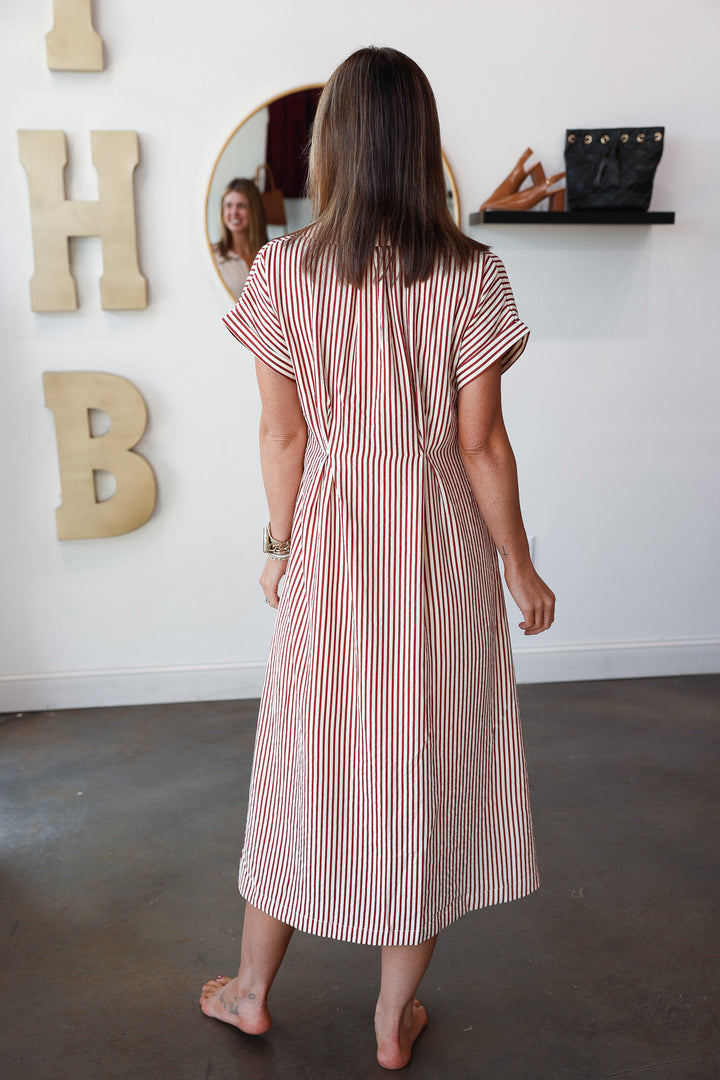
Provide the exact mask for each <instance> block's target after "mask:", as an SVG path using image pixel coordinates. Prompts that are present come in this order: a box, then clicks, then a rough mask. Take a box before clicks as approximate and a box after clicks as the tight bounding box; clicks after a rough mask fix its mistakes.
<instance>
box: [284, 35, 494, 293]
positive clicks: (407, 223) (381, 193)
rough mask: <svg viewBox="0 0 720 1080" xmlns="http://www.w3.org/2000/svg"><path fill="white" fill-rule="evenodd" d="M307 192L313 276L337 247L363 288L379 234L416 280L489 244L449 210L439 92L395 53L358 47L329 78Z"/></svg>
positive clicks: (340, 263)
mask: <svg viewBox="0 0 720 1080" xmlns="http://www.w3.org/2000/svg"><path fill="white" fill-rule="evenodd" d="M308 191H309V194H310V196H311V198H312V200H313V210H314V212H315V215H316V216H317V221H316V222H315V224H314V225H312V226H310V228H309V229H308V230H305V231H306V232H307V234H308V243H307V248H306V251H305V256H304V262H305V266H306V267H307V268H308V270H309V271H310V272H312V271H313V270H314V269H315V268H316V267H317V265H318V261H319V259H320V257H321V255H322V254H323V252H325V251H326V250H327V249H329V248H333V249H334V250H335V251H336V253H337V262H336V266H337V271H338V274H339V275H340V277H341V278H343V279H345V280H346V281H349V282H350V283H351V284H353V285H356V286H359V285H361V284H362V282H363V280H364V278H365V275H366V273H367V270H368V267H369V266H370V263H371V260H372V258H373V249H374V246H375V244H376V243H377V242H378V238H382V240H383V242H385V243H389V244H390V245H392V247H393V248H394V249H396V250H397V251H398V252H399V255H400V272H401V275H402V280H403V281H404V283H405V284H406V285H411V284H412V283H413V282H415V281H423V280H425V279H426V278H428V277H429V276H430V274H431V273H432V271H433V269H434V267H435V265H436V264H437V262H438V260H449V261H456V262H458V263H460V265H467V264H468V262H469V261H470V260H471V259H472V258H473V257H474V256H475V255H476V253H477V252H478V251H486V250H487V247H486V245H484V244H479V243H477V242H476V241H474V240H471V239H470V238H469V237H468V236H465V234H464V233H462V232H461V231H460V229H459V228H458V227H457V225H456V224H455V222H454V221H453V219H452V217H451V215H450V211H449V210H448V206H447V199H446V186H445V176H444V173H443V162H442V150H441V146H440V124H439V122H438V115H437V106H436V104H435V97H434V95H433V92H432V89H431V87H430V83H429V82H428V80H427V77H426V76H425V74H424V72H423V71H422V70H421V69H420V68H419V67H418V65H417V64H416V63H415V62H414V60H411V59H410V57H409V56H405V54H404V53H401V52H398V51H397V50H396V49H384V48H382V49H381V48H376V47H374V46H373V47H370V48H367V49H360V50H358V52H355V53H353V54H352V56H349V57H348V58H347V60H345V62H344V63H342V64H341V65H340V67H339V68H338V69H337V70H336V71H335V72H334V73H333V75H332V76H331V77H330V79H329V81H328V83H327V84H326V86H325V89H324V90H323V93H322V96H321V98H320V102H319V104H318V110H317V115H316V117H315V123H314V125H313V135H312V145H311V150H310V169H309V180H308Z"/></svg>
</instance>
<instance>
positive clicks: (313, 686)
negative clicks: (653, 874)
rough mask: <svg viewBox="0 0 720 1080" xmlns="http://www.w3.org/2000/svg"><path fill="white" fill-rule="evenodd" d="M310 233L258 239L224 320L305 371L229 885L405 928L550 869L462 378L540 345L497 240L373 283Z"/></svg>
mask: <svg viewBox="0 0 720 1080" xmlns="http://www.w3.org/2000/svg"><path fill="white" fill-rule="evenodd" d="M305 242H306V241H305V240H304V238H303V237H302V236H300V237H282V238H280V239H278V240H273V241H271V242H270V243H269V244H267V245H266V246H265V247H264V248H262V249H261V251H260V252H259V254H258V255H257V257H256V259H255V261H254V263H253V265H252V268H251V272H250V275H249V277H248V279H247V283H246V285H245V288H244V290H243V293H242V295H241V297H240V300H239V301H238V303H237V305H236V307H235V308H233V310H232V311H230V312H229V313H228V314H227V315H226V316H225V320H224V321H225V323H226V325H227V327H228V329H229V330H230V331H231V332H232V333H233V334H234V335H235V337H237V338H238V340H239V341H240V342H242V344H243V345H245V346H246V347H247V349H248V350H249V351H250V352H251V353H252V354H254V355H255V356H256V357H258V358H259V359H260V360H261V361H262V362H263V363H265V364H267V365H268V366H269V367H270V368H272V369H273V370H274V371H276V372H278V373H279V374H281V375H284V376H285V377H287V378H289V379H293V380H295V383H296V388H297V394H298V398H299V401H300V405H301V408H302V411H303V414H304V417H305V420H306V423H307V446H306V451H305V459H304V467H303V474H302V480H301V484H300V489H299V492H298V496H297V501H296V505H295V511H294V518H293V525H292V554H291V557H290V560H289V564H288V568H287V573H286V575H285V577H284V579H283V588H282V592H281V599H280V606H279V609H278V614H277V620H276V626H275V631H274V636H273V641H272V646H271V652H270V658H269V662H268V668H267V674H266V679H265V685H264V690H263V695H262V702H261V708H260V715H259V720H258V730H257V737H256V746H255V756H254V763H253V771H252V780H251V791H250V804H249V810H248V819H247V826H246V833H245V841H244V846H243V852H242V858H241V865H240V891H241V893H242V895H243V896H244V897H245V898H246V899H247V901H248V902H249V903H251V904H253V905H254V906H256V907H258V908H260V909H261V910H262V911H264V912H266V913H268V914H269V915H272V916H274V917H275V918H277V919H280V920H282V921H283V922H285V923H288V924H290V925H291V926H293V927H296V928H298V929H300V930H304V931H307V932H310V933H313V934H319V935H322V936H327V937H333V938H338V939H341V940H345V941H354V942H361V943H365V944H373V945H413V944H417V943H419V942H422V941H424V940H426V939H427V938H429V937H431V936H432V935H434V934H436V933H437V932H438V931H439V930H441V929H442V928H443V927H444V926H446V925H448V924H449V923H451V922H452V921H453V920H455V919H457V918H459V917H460V916H461V915H464V914H465V913H466V912H468V911H470V910H473V909H475V908H480V907H483V906H486V905H489V904H495V903H498V902H501V901H507V900H512V899H515V898H517V897H520V896H523V895H526V894H527V893H529V892H531V891H532V890H533V889H535V888H536V887H537V884H538V878H537V868H536V863H535V849H534V841H533V834H532V824H531V818H530V807H529V801H528V787H527V773H526V767H525V758H524V752H523V745H522V735H521V729H520V720H519V714H518V708H517V698H516V688H515V679H514V673H513V664H512V655H511V651H510V643H509V639H508V629H507V619H506V613H505V607H504V599H503V592H502V587H501V582H500V575H499V570H498V560H497V554H496V551H495V548H494V545H493V543H492V541H491V539H490V536H489V533H488V530H487V527H486V525H485V522H484V520H483V518H482V516H481V514H480V511H479V509H478V507H477V504H476V502H475V500H474V498H473V494H472V490H471V487H470V483H469V480H468V477H467V474H466V472H465V470H464V467H463V464H462V459H461V457H460V452H459V448H458V417H457V395H458V391H459V389H460V388H461V387H463V386H464V385H465V384H466V383H468V382H470V381H471V380H472V379H474V378H476V377H477V376H478V375H479V374H480V373H481V372H482V371H484V370H485V369H486V368H487V367H488V366H489V365H490V364H492V363H494V362H495V361H497V360H501V362H502V365H503V368H507V367H509V366H510V364H512V363H513V361H514V360H515V359H517V357H518V356H519V355H520V353H521V352H522V351H523V349H524V347H525V343H526V341H527V336H528V330H527V327H526V326H525V325H524V324H523V323H522V322H521V321H520V319H519V318H518V315H517V311H516V308H515V303H514V300H513V296H512V292H511V290H510V286H509V283H508V279H507V276H506V273H505V269H504V267H503V265H502V262H501V261H500V259H499V258H498V257H497V256H496V255H494V254H492V253H490V252H485V253H482V252H478V254H477V256H476V258H475V260H474V262H473V263H472V264H471V265H470V267H469V268H465V269H463V270H461V269H458V268H457V267H452V266H445V267H443V266H438V268H437V269H436V270H435V271H434V272H433V274H432V276H431V277H430V278H429V279H428V280H426V281H422V282H417V283H415V284H413V285H411V286H409V287H405V286H404V285H402V284H401V283H400V281H399V280H398V274H397V265H396V262H395V256H394V254H393V252H392V249H390V248H385V247H383V246H381V245H378V246H377V247H376V248H375V255H374V263H373V267H372V269H371V270H370V271H369V273H368V276H367V279H366V283H365V285H364V286H363V287H362V288H359V289H358V288H355V287H353V286H351V285H348V284H346V283H343V282H342V281H341V280H339V279H338V277H337V275H336V274H335V272H334V269H333V259H332V256H331V255H330V254H328V255H326V256H324V258H323V261H322V262H321V265H320V267H319V269H318V271H317V272H316V273H315V275H314V276H313V277H312V278H310V277H309V276H308V275H307V274H306V273H305V271H304V269H303V267H302V265H301V260H302V253H303V249H304V244H305Z"/></svg>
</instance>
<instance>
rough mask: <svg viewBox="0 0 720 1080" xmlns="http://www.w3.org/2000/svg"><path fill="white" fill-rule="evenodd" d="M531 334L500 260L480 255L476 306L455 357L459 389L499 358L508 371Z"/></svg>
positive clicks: (492, 256) (495, 256)
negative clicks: (521, 315)
mask: <svg viewBox="0 0 720 1080" xmlns="http://www.w3.org/2000/svg"><path fill="white" fill-rule="evenodd" d="M529 334H530V331H529V330H528V328H527V326H526V325H525V323H524V322H521V321H520V318H519V317H518V313H517V308H516V307H515V299H514V297H513V294H512V289H511V288H510V282H509V281H508V276H507V273H506V271H505V267H504V266H503V264H502V262H501V261H500V259H499V258H498V257H497V255H495V254H493V253H492V252H486V253H485V255H484V256H483V266H482V276H481V281H480V299H479V303H478V305H477V307H476V309H475V311H474V312H473V314H472V315H471V316H470V319H469V320H468V323H467V326H466V327H465V329H464V331H463V334H462V337H461V339H460V342H459V345H458V350H457V353H456V358H455V381H456V385H457V388H458V390H460V389H461V388H462V387H463V386H465V385H466V383H469V382H472V380H473V379H476V378H477V377H478V375H481V374H482V372H483V371H485V369H486V368H488V367H490V365H491V364H494V363H495V361H496V360H500V359H502V370H503V371H507V369H508V368H509V367H510V365H511V364H514V363H515V361H516V360H517V358H518V357H519V356H520V355H521V353H522V352H523V350H524V348H525V346H526V345H527V340H528V336H529Z"/></svg>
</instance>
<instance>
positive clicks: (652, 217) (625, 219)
mask: <svg viewBox="0 0 720 1080" xmlns="http://www.w3.org/2000/svg"><path fill="white" fill-rule="evenodd" d="M470 224H471V225H674V224H675V213H674V211H672V210H667V211H666V210H661V211H650V212H647V211H642V210H479V211H478V212H477V213H476V214H471V215H470Z"/></svg>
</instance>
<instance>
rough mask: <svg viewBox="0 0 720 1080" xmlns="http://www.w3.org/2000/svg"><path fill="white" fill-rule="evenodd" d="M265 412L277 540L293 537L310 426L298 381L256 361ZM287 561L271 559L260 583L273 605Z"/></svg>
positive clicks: (268, 490)
mask: <svg viewBox="0 0 720 1080" xmlns="http://www.w3.org/2000/svg"><path fill="white" fill-rule="evenodd" d="M255 369H256V372H257V380H258V387H259V388H260V400H261V402H262V414H261V417H260V464H261V467H262V475H263V483H264V485H265V494H266V496H267V501H268V508H269V510H270V531H271V533H272V536H273V539H275V540H287V539H289V538H290V529H291V527H292V519H293V512H294V510H295V500H296V499H297V493H298V488H299V487H300V479H301V477H302V471H303V458H304V456H305V443H306V442H307V428H306V426H305V420H304V418H303V414H302V410H301V408H300V402H299V400H298V396H297V390H296V388H295V383H294V382H293V381H292V379H286V378H285V376H284V375H278V373H277V372H276V371H273V370H272V368H269V367H268V366H267V364H263V363H262V361H261V360H256V361H255ZM286 569H287V560H279V559H267V561H266V563H265V568H264V569H263V572H262V574H261V575H260V584H261V586H262V589H263V592H264V593H265V598H266V600H267V602H268V603H269V604H270V606H271V607H275V608H276V607H277V606H278V603H279V598H278V585H279V584H280V578H281V577H282V576H283V574H284V573H285V571H286Z"/></svg>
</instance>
